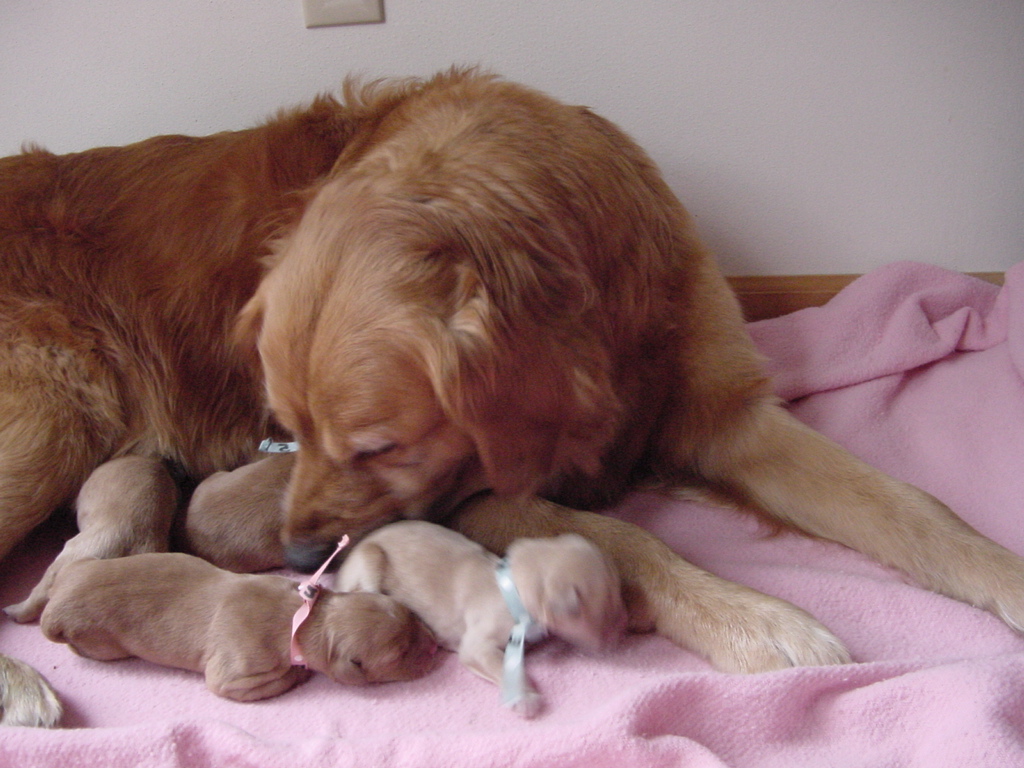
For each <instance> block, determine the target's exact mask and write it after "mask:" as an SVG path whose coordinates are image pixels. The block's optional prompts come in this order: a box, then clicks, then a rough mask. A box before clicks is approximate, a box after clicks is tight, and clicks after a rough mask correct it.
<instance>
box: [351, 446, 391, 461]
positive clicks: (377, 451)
mask: <svg viewBox="0 0 1024 768" xmlns="http://www.w3.org/2000/svg"><path fill="white" fill-rule="evenodd" d="M397 447H398V444H397V443H385V444H384V445H381V446H379V447H377V448H367V449H364V450H361V451H356V455H355V460H356V461H364V460H366V459H373V458H376V457H377V456H383V455H384V454H386V453H391V452H392V451H394V450H395V449H396V448H397Z"/></svg>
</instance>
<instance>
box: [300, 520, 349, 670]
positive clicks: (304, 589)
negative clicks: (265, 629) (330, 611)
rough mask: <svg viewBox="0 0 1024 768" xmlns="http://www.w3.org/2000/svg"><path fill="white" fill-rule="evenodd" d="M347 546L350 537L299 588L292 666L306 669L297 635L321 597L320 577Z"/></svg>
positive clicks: (304, 658)
mask: <svg viewBox="0 0 1024 768" xmlns="http://www.w3.org/2000/svg"><path fill="white" fill-rule="evenodd" d="M347 545H348V536H347V535H345V536H342V537H341V541H339V542H338V546H337V547H336V548H335V550H334V552H332V553H331V556H330V557H328V558H327V559H326V560H324V563H323V565H321V566H320V567H319V568H318V569H317V572H316V573H314V574H313V575H312V576H310V577H309V578H308V579H306V580H305V581H303V582H302V583H301V584H299V586H298V587H297V588H298V590H299V594H300V595H302V605H300V606H299V610H297V611H296V612H295V615H294V616H293V617H292V642H291V655H292V666H295V667H303V668H306V657H305V655H304V654H303V653H302V648H301V647H299V640H298V638H297V637H296V635H297V633H298V631H299V627H301V626H302V623H303V622H304V621H305V620H306V619H308V618H309V614H310V612H311V611H312V610H313V605H314V603H316V599H317V598H318V597H320V590H321V587H320V577H321V576H323V575H324V571H326V570H327V566H329V565H330V564H331V561H332V560H334V558H335V557H337V555H338V553H339V552H341V550H343V549H344V548H345V547H346V546H347Z"/></svg>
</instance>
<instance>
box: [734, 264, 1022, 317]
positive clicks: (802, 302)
mask: <svg viewBox="0 0 1024 768" xmlns="http://www.w3.org/2000/svg"><path fill="white" fill-rule="evenodd" d="M968 274H970V275H972V276H973V277H977V278H980V279H982V280H988V281H989V282H990V283H995V284H996V285H1002V284H1003V273H1002V272H969V273H968ZM857 277H859V275H767V276H765V275H754V276H742V277H730V278H728V280H729V284H730V285H731V286H732V289H733V290H734V291H736V295H737V296H738V297H739V300H740V304H742V305H743V314H744V315H745V316H746V318H747V320H748V321H754V320H764V319H766V318H769V317H778V316H779V315H785V314H788V313H790V312H795V311H796V310H798V309H805V308H807V307H820V306H821V305H822V304H824V303H825V302H827V301H828V300H829V299H831V298H832V297H833V296H835V295H836V294H837V293H839V291H841V290H842V289H843V288H845V287H846V286H847V285H848V284H850V283H851V282H853V280H855V279H856V278H857Z"/></svg>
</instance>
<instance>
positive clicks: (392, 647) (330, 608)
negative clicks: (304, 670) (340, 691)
mask: <svg viewBox="0 0 1024 768" xmlns="http://www.w3.org/2000/svg"><path fill="white" fill-rule="evenodd" d="M320 610H323V611H324V617H323V622H324V642H325V644H326V649H325V654H326V667H325V669H323V670H322V671H323V672H324V673H325V674H327V676H328V677H330V678H331V679H332V680H334V681H335V682H339V683H346V684H348V685H362V684H364V683H385V682H392V681H395V680H413V679H415V678H418V677H422V676H423V675H425V674H426V673H427V672H429V671H430V670H431V669H432V668H433V667H434V664H435V662H436V660H437V654H436V651H437V643H436V642H435V640H434V636H433V635H432V634H431V632H430V630H429V629H427V627H426V626H425V625H424V624H423V622H422V621H420V620H419V619H418V618H417V617H416V615H415V614H414V613H413V612H412V611H410V610H409V609H408V608H406V607H405V606H404V605H402V604H401V603H399V602H397V601H395V600H393V599H391V598H389V597H385V596H384V595H376V594H368V593H348V594H332V595H330V596H329V599H328V600H325V604H324V605H323V606H321V609H320Z"/></svg>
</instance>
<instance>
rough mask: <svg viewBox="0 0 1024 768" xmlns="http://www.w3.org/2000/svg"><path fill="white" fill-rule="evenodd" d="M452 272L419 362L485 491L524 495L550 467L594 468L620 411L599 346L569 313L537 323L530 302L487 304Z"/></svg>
mask: <svg viewBox="0 0 1024 768" xmlns="http://www.w3.org/2000/svg"><path fill="white" fill-rule="evenodd" d="M461 269H462V273H461V275H460V278H459V280H458V288H457V290H456V301H455V303H454V307H455V311H454V312H453V313H452V315H451V316H450V317H449V318H448V320H447V326H446V328H445V329H444V330H443V332H442V338H441V339H440V341H439V343H438V344H437V345H436V346H435V348H434V349H433V350H432V351H431V352H430V353H428V361H427V367H428V372H429V375H430V376H431V378H432V380H433V383H434V389H435V392H436V393H437V396H438V398H439V400H440V401H441V404H442V407H443V408H444V409H445V410H446V412H447V413H448V416H449V418H451V419H452V420H453V421H454V422H455V423H456V424H457V425H458V426H459V427H460V428H462V429H463V430H465V431H466V432H467V433H468V434H469V435H470V437H471V438H472V439H473V441H474V443H475V445H476V449H477V452H478V454H479V456H480V460H481V462H482V464H483V468H484V471H485V473H486V475H487V480H488V482H489V483H490V485H491V487H492V488H493V489H494V490H495V491H496V492H497V493H501V494H509V495H511V494H527V493H533V492H536V491H537V490H538V489H539V488H540V486H541V485H542V484H543V483H544V482H545V481H546V480H547V479H548V478H550V477H551V476H552V475H553V474H554V473H556V472H564V471H569V472H571V471H579V472H582V473H584V474H587V475H594V474H596V473H597V472H598V471H599V470H600V462H601V457H602V454H603V453H604V449H605V448H606V447H607V445H608V443H609V442H610V440H611V439H612V437H613V436H614V434H615V431H616V429H617V427H618V418H619V412H620V407H619V402H618V399H617V398H616V396H615V393H614V390H613V387H612V381H611V363H610V360H609V357H608V352H607V350H606V349H605V348H604V346H603V345H602V344H601V343H600V341H599V340H598V339H597V338H596V335H595V333H594V331H593V329H589V328H587V327H586V325H585V323H584V322H582V321H579V320H578V319H577V320H575V321H573V322H569V321H567V320H566V318H565V317H564V316H563V317H559V318H556V319H550V318H549V319H548V320H549V322H545V320H546V318H545V317H544V313H543V310H542V309H541V308H539V307H537V306H524V305H520V306H517V307H512V308H511V310H510V309H509V308H507V307H499V306H497V305H496V303H495V302H494V301H493V300H492V297H491V295H490V294H489V293H488V291H487V289H486V288H485V287H484V286H483V284H482V282H481V281H480V280H479V278H477V277H476V276H475V274H474V273H473V272H472V270H471V269H470V268H466V267H462V268H461Z"/></svg>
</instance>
